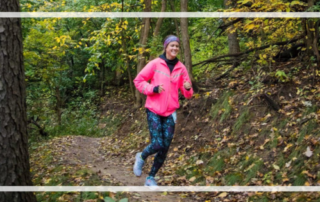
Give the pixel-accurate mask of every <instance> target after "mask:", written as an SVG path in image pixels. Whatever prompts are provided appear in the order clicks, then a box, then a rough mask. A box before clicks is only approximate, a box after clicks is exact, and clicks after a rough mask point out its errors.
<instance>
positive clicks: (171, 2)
mask: <svg viewBox="0 0 320 202" xmlns="http://www.w3.org/2000/svg"><path fill="white" fill-rule="evenodd" d="M170 5H171V10H172V12H176V9H175V7H174V0H172V1H170ZM174 25H175V26H176V34H177V37H179V38H181V35H180V31H179V24H178V20H177V19H176V18H174ZM180 43H182V42H180ZM183 53H184V51H183V45H182V44H180V60H181V61H182V62H183V63H184V58H183Z"/></svg>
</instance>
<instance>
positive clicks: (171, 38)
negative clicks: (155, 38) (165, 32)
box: [163, 36, 180, 48]
mask: <svg viewBox="0 0 320 202" xmlns="http://www.w3.org/2000/svg"><path fill="white" fill-rule="evenodd" d="M173 41H176V42H178V43H180V40H179V38H178V37H176V36H169V37H168V38H167V39H166V40H165V41H164V43H163V47H164V48H166V47H167V45H168V44H169V43H170V42H173Z"/></svg>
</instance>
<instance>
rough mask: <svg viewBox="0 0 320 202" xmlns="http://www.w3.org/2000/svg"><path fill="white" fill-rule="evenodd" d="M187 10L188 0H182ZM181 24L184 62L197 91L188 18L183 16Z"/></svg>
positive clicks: (184, 9)
mask: <svg viewBox="0 0 320 202" xmlns="http://www.w3.org/2000/svg"><path fill="white" fill-rule="evenodd" d="M187 11H188V0H181V12H187ZM180 26H181V36H182V45H183V50H184V64H185V66H186V67H187V70H188V73H189V77H190V79H191V81H192V86H193V89H194V90H195V91H197V86H196V83H195V81H194V79H193V75H192V59H191V49H190V42H189V32H188V18H181V19H180Z"/></svg>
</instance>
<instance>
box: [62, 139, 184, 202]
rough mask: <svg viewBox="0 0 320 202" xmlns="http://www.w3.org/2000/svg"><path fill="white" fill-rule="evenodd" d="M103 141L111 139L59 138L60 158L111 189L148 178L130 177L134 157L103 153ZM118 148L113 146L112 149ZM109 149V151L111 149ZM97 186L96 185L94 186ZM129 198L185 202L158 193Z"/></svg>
mask: <svg viewBox="0 0 320 202" xmlns="http://www.w3.org/2000/svg"><path fill="white" fill-rule="evenodd" d="M106 141H112V140H111V139H106V138H90V137H84V136H68V137H62V138H61V141H60V142H61V143H62V144H64V146H62V147H61V148H62V150H61V152H62V153H61V156H62V157H68V158H67V159H65V164H73V165H74V164H78V165H79V164H80V165H83V166H87V167H89V168H90V169H91V170H92V171H94V172H96V173H97V174H98V175H99V176H100V177H101V178H102V179H107V180H108V181H109V182H111V184H112V185H114V186H118V185H119V186H143V185H144V182H145V178H146V176H147V175H146V172H144V173H143V174H142V176H141V177H136V176H135V175H134V174H133V172H132V165H133V162H134V154H132V158H130V159H126V158H125V157H123V156H119V155H118V154H112V153H111V152H107V153H108V154H106V153H105V151H106V149H108V148H102V145H104V144H103V143H104V142H106ZM101 142H102V144H101ZM120 146H121V145H114V147H120ZM111 150H112V148H110V151H111ZM99 185H100V184H96V186H99ZM129 199H130V200H129V201H166V202H169V201H175V202H176V201H186V199H184V200H183V199H181V198H180V196H179V195H178V194H173V195H169V194H166V193H165V194H164V193H161V192H139V193H130V197H129Z"/></svg>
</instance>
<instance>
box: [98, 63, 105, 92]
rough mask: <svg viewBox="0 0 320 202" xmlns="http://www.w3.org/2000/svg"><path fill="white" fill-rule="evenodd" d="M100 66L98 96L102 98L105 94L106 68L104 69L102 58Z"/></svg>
mask: <svg viewBox="0 0 320 202" xmlns="http://www.w3.org/2000/svg"><path fill="white" fill-rule="evenodd" d="M99 65H100V69H101V70H100V71H101V78H100V79H101V80H100V96H101V97H102V96H104V92H105V79H106V68H105V63H104V59H103V58H102V61H101V63H100V64H99Z"/></svg>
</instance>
